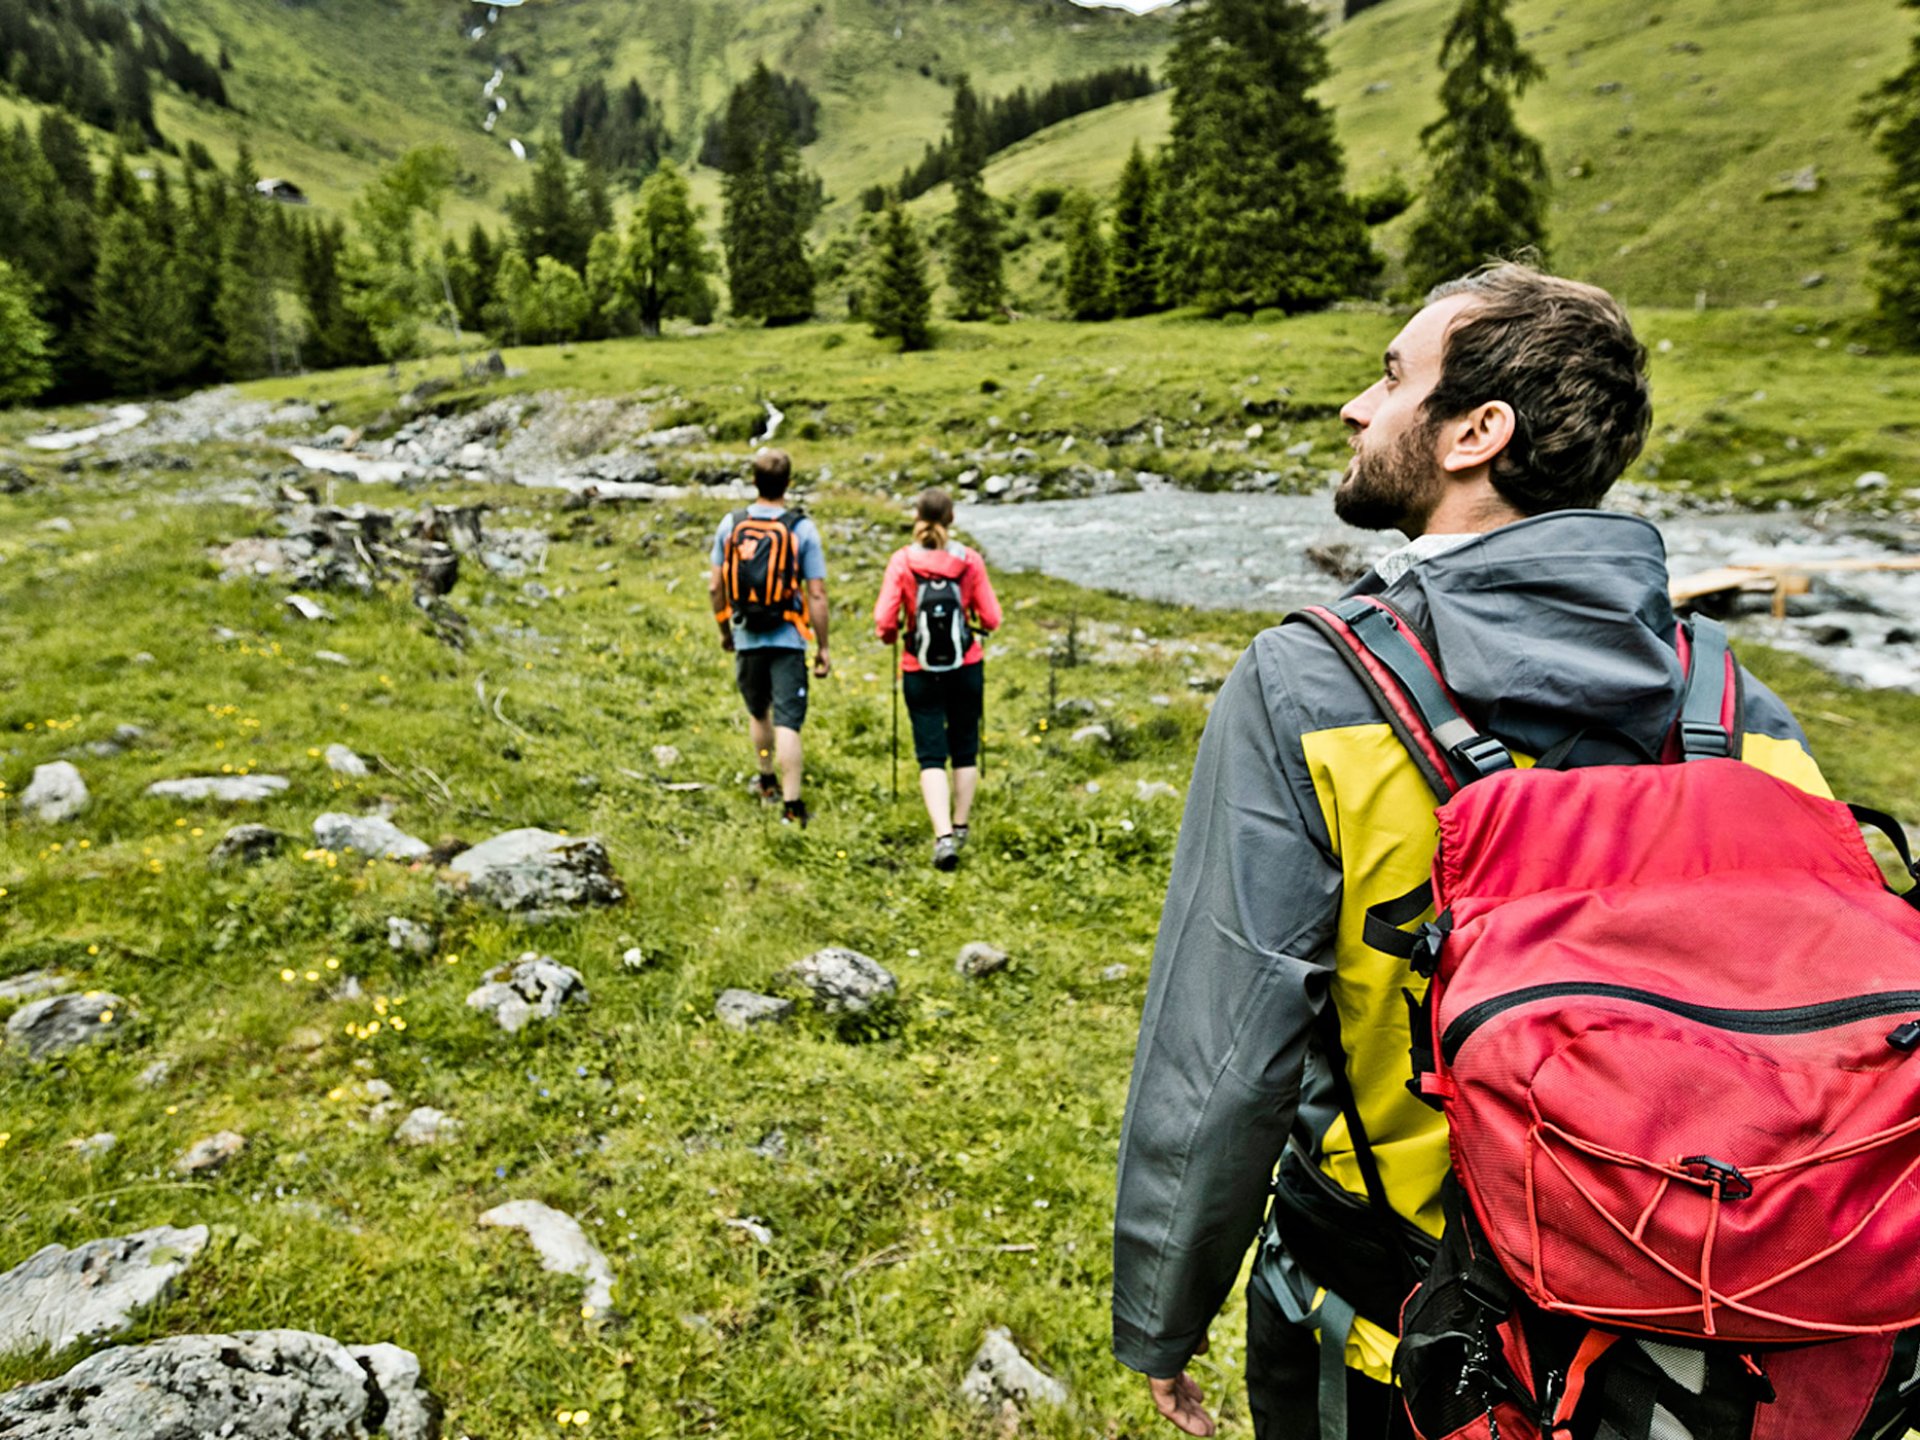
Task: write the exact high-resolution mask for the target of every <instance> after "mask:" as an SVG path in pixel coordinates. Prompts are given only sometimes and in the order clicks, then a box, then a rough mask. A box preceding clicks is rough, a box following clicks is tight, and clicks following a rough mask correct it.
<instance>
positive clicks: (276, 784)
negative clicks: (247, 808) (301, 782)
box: [147, 775, 287, 804]
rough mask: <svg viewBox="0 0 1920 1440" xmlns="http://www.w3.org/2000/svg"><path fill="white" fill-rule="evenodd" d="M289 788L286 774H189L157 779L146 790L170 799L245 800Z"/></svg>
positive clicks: (262, 797) (261, 797)
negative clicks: (174, 777)
mask: <svg viewBox="0 0 1920 1440" xmlns="http://www.w3.org/2000/svg"><path fill="white" fill-rule="evenodd" d="M286 788H287V778H286V776H284V775H187V776H183V777H182V778H181V779H178V780H156V781H154V782H153V784H151V785H149V786H147V794H149V795H158V796H161V797H163V798H165V799H168V800H225V801H227V802H229V803H232V804H246V803H249V802H252V801H255V800H270V799H272V798H273V797H274V796H275V795H278V794H279V793H280V792H281V791H283V790H285V789H286Z"/></svg>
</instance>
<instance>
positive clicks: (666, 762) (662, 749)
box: [653, 745, 680, 770]
mask: <svg viewBox="0 0 1920 1440" xmlns="http://www.w3.org/2000/svg"><path fill="white" fill-rule="evenodd" d="M653 763H654V764H655V765H656V766H658V767H659V768H660V769H662V770H671V769H673V767H674V766H676V765H678V764H679V763H680V747H679V746H677V745H656V746H654V747H653Z"/></svg>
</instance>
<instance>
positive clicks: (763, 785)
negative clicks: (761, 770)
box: [747, 775, 780, 803]
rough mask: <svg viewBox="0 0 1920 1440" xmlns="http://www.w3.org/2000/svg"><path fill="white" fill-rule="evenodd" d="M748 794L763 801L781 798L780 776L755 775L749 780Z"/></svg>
mask: <svg viewBox="0 0 1920 1440" xmlns="http://www.w3.org/2000/svg"><path fill="white" fill-rule="evenodd" d="M747 794H748V795H749V796H751V797H752V798H753V799H755V800H759V801H761V802H763V803H766V802H771V801H774V800H778V799H779V798H780V777H779V776H778V775H755V776H754V777H753V778H752V779H750V780H748V781H747Z"/></svg>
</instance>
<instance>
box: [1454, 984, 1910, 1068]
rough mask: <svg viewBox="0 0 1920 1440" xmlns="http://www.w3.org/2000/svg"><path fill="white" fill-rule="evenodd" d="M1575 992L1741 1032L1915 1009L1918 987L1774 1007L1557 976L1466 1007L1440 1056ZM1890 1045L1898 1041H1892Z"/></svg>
mask: <svg viewBox="0 0 1920 1440" xmlns="http://www.w3.org/2000/svg"><path fill="white" fill-rule="evenodd" d="M1575 995H1591V996H1598V997H1601V998H1604V999H1609V1000H1631V1001H1632V1002H1634V1003H1635V1004H1637V1005H1646V1006H1648V1007H1650V1008H1652V1009H1655V1010H1665V1011H1667V1012H1669V1013H1670V1014H1674V1015H1681V1016H1684V1017H1686V1018H1687V1019H1689V1020H1698V1021H1700V1022H1701V1023H1702V1024H1706V1025H1711V1026H1713V1027H1714V1028H1716V1029H1719V1030H1731V1031H1736V1032H1738V1033H1740V1034H1743V1035H1798V1034H1805V1033H1808V1032H1810V1031H1814V1030H1830V1029H1833V1028H1834V1027H1836V1026H1839V1025H1849V1024H1852V1023H1853V1022H1854V1021H1856V1020H1871V1019H1873V1018H1875V1017H1876V1016H1881V1015H1914V1014H1920V990H1887V991H1883V992H1881V993H1879V994H1875V995H1856V996H1854V997H1853V998H1851V999H1848V1000H1829V1001H1825V1002H1823V1003H1821V1004H1818V1005H1793V1006H1788V1007H1786V1008H1784V1009H1779V1010H1722V1009H1719V1008H1716V1007H1715V1006H1711V1005H1695V1004H1694V1003H1692V1002H1691V1001H1688V1000H1676V999H1674V998H1673V997H1672V996H1671V995H1661V994H1659V993H1658V992H1656V991H1653V990H1638V989H1635V988H1634V987H1633V986H1631V985H1603V984H1597V983H1589V982H1586V981H1579V980H1562V981H1557V982H1555V983H1553V984H1550V985H1528V986H1526V987H1524V988H1523V989H1519V990H1512V991H1509V992H1508V993H1507V994H1505V995H1496V996H1494V997H1493V998H1492V999H1490V1000H1482V1001H1481V1002H1480V1003H1479V1004H1478V1005H1473V1006H1470V1007H1468V1008H1467V1009H1466V1010H1464V1011H1462V1012H1461V1013H1460V1014H1459V1015H1456V1016H1455V1017H1454V1020H1453V1023H1452V1024H1451V1025H1449V1026H1447V1028H1446V1033H1445V1034H1443V1035H1442V1036H1441V1037H1440V1055H1441V1058H1442V1059H1443V1060H1444V1061H1445V1062H1446V1063H1447V1064H1449V1065H1451V1064H1452V1063H1453V1058H1454V1056H1455V1055H1457V1054H1459V1053H1460V1047H1461V1046H1462V1045H1464V1044H1466V1042H1467V1040H1468V1038H1469V1037H1470V1036H1471V1035H1472V1034H1473V1032H1474V1031H1476V1030H1478V1029H1479V1028H1480V1027H1481V1026H1482V1025H1484V1024H1486V1023H1487V1021H1489V1020H1491V1019H1492V1018H1493V1017H1494V1016H1496V1015H1498V1014H1500V1013H1501V1012H1503V1011H1506V1010H1511V1009H1513V1008H1515V1007H1516V1006H1519V1005H1528V1004H1531V1003H1532V1002H1533V1001H1535V1000H1556V999H1560V998H1562V997H1569V996H1575ZM1903 1028H1904V1027H1903ZM1896 1033H1898V1032H1896ZM1890 1043H1891V1041H1890ZM1895 1048H1896V1049H1899V1048H1902V1047H1900V1046H1898V1045H1895Z"/></svg>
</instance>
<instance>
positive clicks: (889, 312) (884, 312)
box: [864, 201, 933, 350]
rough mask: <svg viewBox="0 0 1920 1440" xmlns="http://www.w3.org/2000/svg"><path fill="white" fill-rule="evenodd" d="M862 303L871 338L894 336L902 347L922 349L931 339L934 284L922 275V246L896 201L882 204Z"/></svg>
mask: <svg viewBox="0 0 1920 1440" xmlns="http://www.w3.org/2000/svg"><path fill="white" fill-rule="evenodd" d="M864 303H865V309H866V313H867V319H868V321H869V322H870V324H871V325H872V327H873V333H874V336H875V337H876V338H878V339H882V340H884V339H886V338H888V337H889V336H892V337H895V338H897V339H898V340H899V341H900V348H901V349H902V350H924V349H926V348H927V346H928V345H930V344H931V343H932V342H933V332H932V330H931V329H930V328H929V327H928V323H927V322H928V320H929V318H930V317H931V315H932V313H933V287H932V285H931V284H929V283H928V280H927V256H926V251H925V250H924V249H922V248H921V245H920V236H919V234H918V233H917V232H916V231H915V230H914V227H913V220H912V219H911V218H910V217H909V216H908V214H907V212H906V211H905V210H903V209H901V208H900V204H899V202H898V201H895V202H894V203H892V204H890V205H889V206H887V213H886V217H885V218H884V219H883V220H882V221H881V222H880V245H879V250H878V251H877V253H876V254H875V257H874V265H873V271H872V279H871V281H870V283H869V284H868V285H867V287H866V296H865V302H864Z"/></svg>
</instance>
